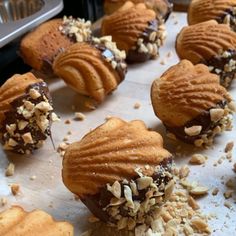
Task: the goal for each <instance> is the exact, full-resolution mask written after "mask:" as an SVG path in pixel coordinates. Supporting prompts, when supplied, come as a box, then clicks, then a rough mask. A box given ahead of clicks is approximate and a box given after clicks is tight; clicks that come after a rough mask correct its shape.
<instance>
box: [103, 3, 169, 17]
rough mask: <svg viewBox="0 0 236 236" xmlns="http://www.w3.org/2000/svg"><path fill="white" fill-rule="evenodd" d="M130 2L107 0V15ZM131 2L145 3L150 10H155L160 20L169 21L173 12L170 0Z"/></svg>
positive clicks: (105, 6) (105, 5) (105, 9)
mask: <svg viewBox="0 0 236 236" xmlns="http://www.w3.org/2000/svg"><path fill="white" fill-rule="evenodd" d="M127 1H128V0H105V1H104V11H105V13H106V14H108V15H110V14H112V13H113V12H115V11H116V10H117V9H119V8H120V7H121V6H122V5H123V4H124V3H125V2H127ZM131 2H133V3H135V4H137V3H145V4H146V5H147V7H148V8H150V9H153V10H154V11H155V12H156V15H157V17H158V18H159V19H164V20H165V21H166V20H167V19H168V17H169V15H170V13H171V11H172V4H171V3H170V2H169V1H168V0H131Z"/></svg>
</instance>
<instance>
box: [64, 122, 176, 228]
mask: <svg viewBox="0 0 236 236" xmlns="http://www.w3.org/2000/svg"><path fill="white" fill-rule="evenodd" d="M171 163H172V157H171V154H170V153H169V152H168V151H167V150H165V149H164V148H163V140H162V137H161V136H160V135H159V134H158V133H156V132H154V131H149V130H148V129H147V128H146V126H145V124H144V123H143V122H142V121H140V120H135V121H131V122H126V121H123V120H121V119H119V118H111V119H109V120H108V121H107V122H106V123H105V124H103V125H101V126H99V127H98V128H96V129H95V130H93V131H91V132H90V133H88V134H87V135H85V136H84V137H83V138H82V139H81V141H79V142H76V143H73V144H71V145H69V147H68V148H67V149H66V153H65V156H64V159H63V170H62V176H63V181H64V184H65V185H66V186H67V188H68V189H70V191H72V192H73V193H75V194H76V195H78V197H79V198H80V199H81V200H82V201H83V203H84V204H85V205H86V206H87V207H88V208H89V209H90V210H91V212H92V213H93V214H94V215H95V216H97V217H99V218H100V219H101V220H103V221H105V222H108V223H111V224H113V225H116V226H117V223H118V222H119V221H120V219H122V220H123V221H124V223H125V222H126V224H125V225H123V228H126V227H127V219H128V218H127V217H129V218H130V220H132V222H133V226H132V228H131V229H133V228H134V227H135V225H136V224H137V223H138V222H137V221H138V218H139V219H140V222H139V223H140V224H142V223H145V222H146V220H147V218H148V216H151V215H152V213H153V210H154V209H155V208H159V207H160V205H161V204H162V203H163V201H164V200H165V199H166V198H168V197H169V195H170V193H171V191H172V190H173V182H172V175H171ZM161 183H163V184H161ZM147 192H149V194H147ZM134 200H135V201H134ZM154 200H155V201H154ZM151 202H153V204H154V205H152V203H151ZM138 206H139V207H140V208H139V207H138ZM144 208H145V210H144ZM114 211H117V212H119V214H118V213H117V214H113V213H114ZM144 211H145V213H144ZM118 215H119V216H118ZM138 215H139V216H138ZM119 227H120V226H119V223H118V228H119Z"/></svg>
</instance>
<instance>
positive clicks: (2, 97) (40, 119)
mask: <svg viewBox="0 0 236 236" xmlns="http://www.w3.org/2000/svg"><path fill="white" fill-rule="evenodd" d="M53 117H55V114H54V113H53V108H52V100H51V96H50V94H49V90H48V87H47V84H46V83H45V82H44V81H43V80H41V79H37V78H36V77H35V76H34V75H33V74H32V73H26V74H23V75H19V74H16V75H14V76H12V77H11V78H10V79H8V80H7V81H6V82H5V83H4V84H3V85H2V87H0V134H1V141H2V143H3V148H4V149H5V150H11V151H14V152H18V153H21V154H24V153H27V154H29V153H31V152H32V151H33V150H34V149H37V148H39V147H41V146H42V144H43V142H44V140H45V139H46V138H47V136H49V135H51V131H50V126H51V122H52V120H53Z"/></svg>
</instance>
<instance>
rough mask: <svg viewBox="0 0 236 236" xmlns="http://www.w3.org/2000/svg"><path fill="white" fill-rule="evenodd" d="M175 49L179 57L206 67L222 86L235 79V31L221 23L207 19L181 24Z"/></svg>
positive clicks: (226, 85)
mask: <svg viewBox="0 0 236 236" xmlns="http://www.w3.org/2000/svg"><path fill="white" fill-rule="evenodd" d="M176 51H177V54H178V56H179V57H180V59H187V60H190V61H191V62H192V63H194V64H197V63H204V64H206V65H207V66H209V70H210V71H211V72H212V73H215V74H218V75H219V77H220V80H221V81H220V82H221V84H222V85H223V86H225V87H228V86H229V85H230V83H231V81H232V80H233V79H234V78H235V74H236V66H235V65H236V33H235V32H233V31H231V30H230V28H229V26H227V25H225V24H218V23H217V22H216V21H214V20H211V21H206V22H203V23H199V24H196V25H191V26H186V27H184V28H183V29H182V30H181V32H180V33H179V35H178V36H177V39H176Z"/></svg>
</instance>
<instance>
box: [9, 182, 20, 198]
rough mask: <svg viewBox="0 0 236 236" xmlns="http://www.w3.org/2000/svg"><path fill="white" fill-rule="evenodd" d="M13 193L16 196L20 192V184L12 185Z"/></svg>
mask: <svg viewBox="0 0 236 236" xmlns="http://www.w3.org/2000/svg"><path fill="white" fill-rule="evenodd" d="M11 192H12V194H13V195H14V196H15V195H17V194H18V193H19V192H20V185H19V184H12V185H11Z"/></svg>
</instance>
